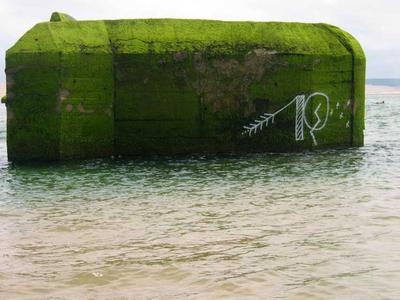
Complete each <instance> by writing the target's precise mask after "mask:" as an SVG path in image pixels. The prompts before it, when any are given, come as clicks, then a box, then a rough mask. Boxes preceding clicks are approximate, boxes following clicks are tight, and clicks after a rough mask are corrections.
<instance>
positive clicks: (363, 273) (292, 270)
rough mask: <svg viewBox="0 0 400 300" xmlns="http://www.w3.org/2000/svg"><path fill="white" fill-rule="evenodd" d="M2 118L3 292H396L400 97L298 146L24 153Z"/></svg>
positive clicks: (399, 274)
mask: <svg viewBox="0 0 400 300" xmlns="http://www.w3.org/2000/svg"><path fill="white" fill-rule="evenodd" d="M383 100H384V102H385V103H384V104H378V102H381V101H383ZM5 123H6V121H5V109H4V107H2V108H1V110H0V299H216V298H225V299H399V298H400V283H399V282H400V95H374V96H369V97H368V99H367V122H366V145H365V147H362V148H352V149H345V150H326V151H316V152H305V153H291V154H258V155H249V156H242V157H228V158H227V157H220V158H215V157H214V158H193V159H180V160H178V159H164V160H161V159H159V160H124V159H117V160H112V159H108V160H90V161H78V162H67V163H53V164H30V165H26V164H25V165H18V164H13V163H9V162H7V159H6V140H5V139H6V132H5V130H6V129H5V127H6V126H5Z"/></svg>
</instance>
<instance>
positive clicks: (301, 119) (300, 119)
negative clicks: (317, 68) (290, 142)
mask: <svg viewBox="0 0 400 300" xmlns="http://www.w3.org/2000/svg"><path fill="white" fill-rule="evenodd" d="M316 96H320V97H323V98H324V101H323V102H322V103H321V102H319V103H318V105H317V107H316V109H315V110H314V111H313V116H315V117H316V120H317V121H316V122H315V123H314V124H313V123H310V122H309V120H308V119H307V116H306V113H305V112H306V108H307V105H308V104H309V103H310V100H311V99H312V98H314V97H316ZM293 103H296V120H295V140H296V141H303V140H304V127H305V126H306V127H307V128H308V129H309V132H310V135H311V138H312V140H313V143H314V145H318V142H317V139H316V137H315V133H314V132H315V131H319V130H321V129H323V128H324V127H325V125H326V123H327V121H328V117H329V97H328V96H327V95H326V94H324V93H320V92H316V93H313V94H311V95H309V96H308V97H307V98H306V96H305V95H298V96H296V97H295V98H294V99H293V100H292V101H290V102H289V103H288V104H286V105H285V106H284V107H282V108H281V109H279V110H277V111H276V112H274V113H264V114H263V115H261V116H260V117H259V119H256V120H254V123H251V124H249V125H248V126H243V128H244V132H243V134H248V135H249V136H252V135H253V134H256V133H257V132H260V131H261V130H262V129H263V128H266V127H267V126H268V125H269V124H270V122H271V123H274V121H275V116H276V115H277V114H279V113H280V112H282V111H284V110H285V109H286V108H288V107H289V106H290V105H292V104H293ZM323 103H324V104H325V115H324V116H323V117H322V118H321V116H320V109H321V106H322V104H323Z"/></svg>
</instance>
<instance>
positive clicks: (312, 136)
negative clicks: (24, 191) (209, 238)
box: [6, 13, 365, 160]
mask: <svg viewBox="0 0 400 300" xmlns="http://www.w3.org/2000/svg"><path fill="white" fill-rule="evenodd" d="M52 20H53V22H45V23H40V24H37V25H36V26H34V27H33V28H32V29H31V30H30V31H28V32H27V33H26V34H25V35H24V36H23V37H22V38H21V39H20V40H19V41H18V42H17V43H16V44H15V45H14V46H13V47H12V48H11V49H9V50H8V51H7V57H6V75H7V87H8V89H7V93H8V94H7V114H8V115H7V117H8V123H7V124H8V125H7V126H8V133H7V134H8V137H7V140H8V151H9V153H8V155H9V158H10V159H11V160H25V159H44V160H51V159H68V158H91V157H104V156H110V155H125V156H134V155H180V154H207V153H229V152H256V151H258V152H259V151H293V150H301V149H310V148H317V147H332V146H351V145H354V146H360V145H362V144H363V129H364V92H365V91H364V89H365V56H364V53H363V51H362V49H361V47H360V45H359V44H358V42H357V41H356V40H355V39H354V38H353V37H351V36H350V35H349V34H348V33H346V32H344V31H342V30H340V29H338V28H337V27H334V26H330V25H327V24H302V23H278V22H263V23H262V22H222V21H205V20H177V19H144V20H113V21H75V20H73V19H72V18H71V17H69V16H66V15H63V14H59V13H55V14H53V15H52ZM315 92H320V94H316V95H315V96H314V97H311V98H310V100H309V101H308V102H307V101H306V99H308V96H310V95H312V94H313V93H315ZM298 95H303V96H302V97H303V98H301V97H300V98H296V96H298ZM293 99H297V100H299V99H300V100H301V99H302V100H303V101H297V100H296V101H293V102H291V101H292V100H293ZM305 102H306V104H307V105H306V106H304V104H305ZM288 103H292V104H291V105H289V106H288V107H287V108H285V109H284V110H283V111H281V112H279V110H280V109H281V108H282V107H285V106H286V105H287V104H288ZM301 103H302V104H303V106H304V107H303V106H301V105H302V104H301ZM299 108H300V109H302V110H300V109H299ZM301 111H303V114H302V113H301ZM274 112H279V113H278V114H276V115H273V118H270V119H269V124H268V127H266V124H261V125H263V126H262V128H261V129H260V128H258V129H257V131H256V132H254V131H251V130H250V131H249V130H247V131H246V128H244V126H246V127H247V128H248V127H249V126H250V127H251V126H253V125H257V124H258V123H257V122H260V121H261V120H263V119H262V117H264V118H265V117H268V116H269V114H273V113H274ZM299 112H300V113H299ZM256 120H258V121H256ZM272 121H273V122H272ZM250 124H253V125H250ZM307 124H308V125H307Z"/></svg>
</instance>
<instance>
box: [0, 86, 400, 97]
mask: <svg viewBox="0 0 400 300" xmlns="http://www.w3.org/2000/svg"><path fill="white" fill-rule="evenodd" d="M365 93H366V94H367V95H379V94H380V95H382V94H384V95H388V94H396V95H397V94H400V86H387V85H375V84H367V85H365ZM5 94H6V84H5V83H0V97H3V96H4V95H5Z"/></svg>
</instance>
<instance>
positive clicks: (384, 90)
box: [365, 84, 400, 95]
mask: <svg viewBox="0 0 400 300" xmlns="http://www.w3.org/2000/svg"><path fill="white" fill-rule="evenodd" d="M365 93H366V94H367V95H378V94H380V95H382V94H384V95H389V94H396V95H397V94H400V87H392V86H385V85H369V84H367V85H366V86H365Z"/></svg>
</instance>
